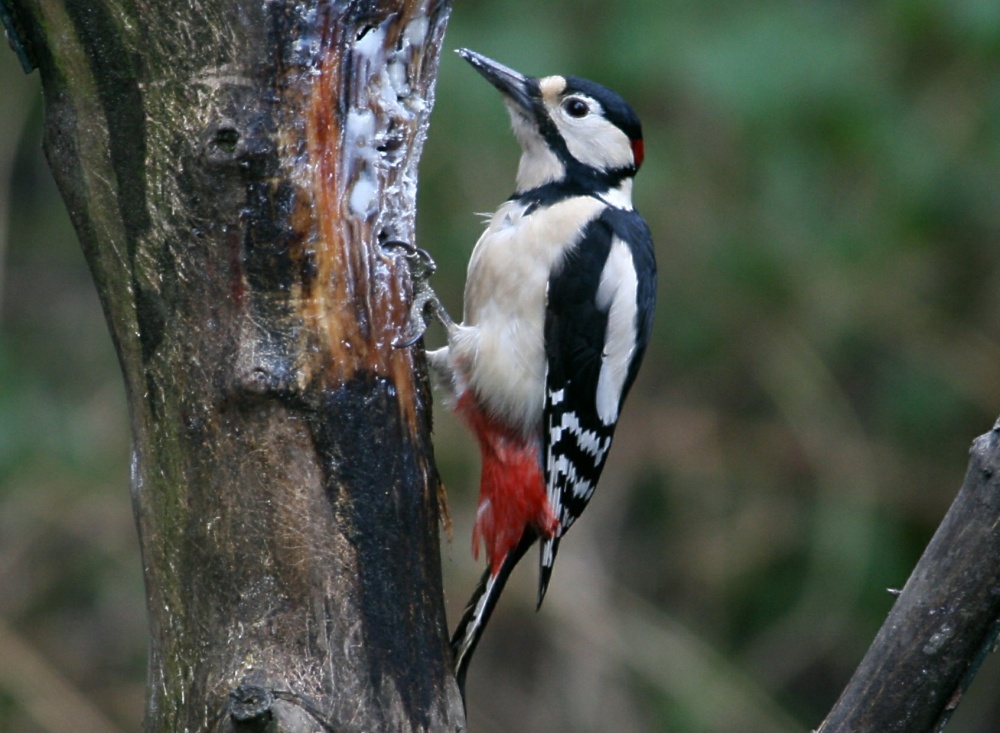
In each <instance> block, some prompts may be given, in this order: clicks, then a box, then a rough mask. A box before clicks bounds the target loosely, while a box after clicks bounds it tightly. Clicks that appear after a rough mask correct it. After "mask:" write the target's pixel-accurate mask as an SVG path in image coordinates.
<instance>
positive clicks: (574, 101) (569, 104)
mask: <svg viewBox="0 0 1000 733" xmlns="http://www.w3.org/2000/svg"><path fill="white" fill-rule="evenodd" d="M563 109H564V110H566V113H567V114H568V115H569V116H570V117H586V116H587V115H588V114H589V113H590V107H589V106H588V105H587V103H586V102H584V101H583V100H582V99H580V98H579V97H570V98H569V99H567V100H566V101H565V102H563Z"/></svg>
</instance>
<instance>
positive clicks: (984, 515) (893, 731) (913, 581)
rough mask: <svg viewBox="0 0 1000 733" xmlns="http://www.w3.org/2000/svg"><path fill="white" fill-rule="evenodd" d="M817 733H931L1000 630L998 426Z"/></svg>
mask: <svg viewBox="0 0 1000 733" xmlns="http://www.w3.org/2000/svg"><path fill="white" fill-rule="evenodd" d="M970 453H971V458H970V460H969V469H968V472H967V473H966V476H965V482H964V483H963V484H962V488H961V490H960V491H959V493H958V497H957V498H956V499H955V502H954V503H953V504H952V506H951V509H950V510H949V511H948V514H947V515H946V516H945V518H944V521H943V522H942V523H941V526H940V527H939V528H938V530H937V532H936V533H935V535H934V537H933V539H931V542H930V544H929V545H928V546H927V549H926V550H925V552H924V554H923V556H922V557H921V558H920V561H919V562H918V563H917V566H916V568H914V570H913V574H912V575H911V576H910V579H909V580H908V581H907V582H906V586H905V587H904V588H903V590H902V592H901V593H900V595H899V598H898V599H897V600H896V603H895V605H894V606H893V608H892V611H891V612H890V613H889V617H888V618H887V619H886V622H885V623H884V624H883V625H882V629H881V630H880V631H879V633H878V636H876V637H875V641H874V642H873V643H872V645H871V647H870V648H869V650H868V653H867V654H866V655H865V657H864V659H863V660H862V661H861V664H860V666H859V667H858V669H857V671H855V673H854V676H853V677H852V678H851V680H850V682H849V683H848V685H847V688H846V689H845V690H844V692H843V693H842V694H841V696H840V699H839V700H838V701H837V704H836V705H835V706H834V708H833V710H832V711H831V712H830V714H829V715H828V716H827V718H826V720H825V721H823V724H822V725H821V726H820V728H819V730H818V731H817V733H842V732H846V731H851V732H852V733H860V732H862V731H872V733H875V732H878V733H927V731H940V730H942V729H943V728H944V727H945V725H946V724H947V722H948V720H949V719H950V717H951V714H952V712H954V710H955V708H956V707H957V706H958V704H959V702H960V701H961V699H962V695H963V693H964V692H965V690H966V689H967V688H968V686H969V683H970V682H971V681H972V678H973V677H974V676H975V674H976V671H977V670H978V669H979V665H980V664H981V663H982V661H983V659H984V658H985V656H986V655H987V654H988V653H989V652H990V651H991V650H993V648H994V647H995V645H996V642H997V634H998V631H1000V531H998V529H997V528H998V526H1000V421H998V422H997V424H996V425H994V426H993V430H992V431H991V432H989V433H987V434H986V435H982V436H980V437H979V438H977V439H976V440H975V441H974V442H973V444H972V450H971V451H970Z"/></svg>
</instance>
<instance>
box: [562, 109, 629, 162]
mask: <svg viewBox="0 0 1000 733" xmlns="http://www.w3.org/2000/svg"><path fill="white" fill-rule="evenodd" d="M556 126H557V127H558V128H559V132H560V133H562V136H563V139H564V140H565V141H566V147H567V148H568V149H569V153H570V155H572V156H573V157H574V158H576V159H577V160H578V161H580V162H581V163H583V164H584V165H589V166H592V167H594V168H598V169H603V170H610V169H613V168H627V167H629V166H631V165H632V164H633V162H634V161H633V160H632V143H631V141H630V140H629V139H628V135H626V134H625V133H624V132H622V131H621V130H619V129H618V128H617V127H615V126H614V125H612V124H611V123H610V122H608V121H607V120H605V119H604V118H603V117H600V116H598V115H593V114H592V115H587V116H586V117H583V118H580V119H577V118H574V117H569V116H568V115H566V114H565V113H564V112H562V111H560V113H559V114H558V115H557V116H556Z"/></svg>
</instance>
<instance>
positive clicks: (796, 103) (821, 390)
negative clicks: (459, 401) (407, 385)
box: [0, 0, 1000, 733]
mask: <svg viewBox="0 0 1000 733" xmlns="http://www.w3.org/2000/svg"><path fill="white" fill-rule="evenodd" d="M446 41H447V47H448V48H449V49H452V48H457V47H460V46H469V47H471V48H473V49H475V50H477V51H480V52H482V53H485V54H487V55H489V56H492V57H494V58H496V59H498V60H500V61H502V62H504V63H507V64H509V65H511V66H514V67H515V68H517V69H519V70H521V71H524V72H527V73H532V74H548V73H574V74H578V75H580V76H586V77H590V78H593V79H596V80H599V81H601V82H603V83H606V84H607V85H608V86H611V87H613V88H615V89H616V90H617V91H619V92H621V93H622V94H623V95H624V96H625V97H626V98H628V99H629V100H630V101H632V103H633V106H634V107H635V108H636V110H637V111H638V113H639V115H640V117H641V118H642V120H643V123H644V129H645V137H646V150H647V159H646V163H645V166H644V168H643V170H642V171H641V173H640V174H639V177H638V180H637V184H636V200H637V205H638V207H639V209H640V210H641V211H642V212H643V213H644V214H645V215H646V218H647V220H648V221H649V224H650V227H651V228H652V230H653V233H654V237H655V239H656V242H657V253H658V258H659V264H660V293H659V298H660V301H659V312H658V314H657V322H656V326H655V330H654V334H653V344H652V346H651V348H650V351H649V353H648V354H647V357H646V363H645V367H644V370H643V372H642V374H641V375H640V377H639V381H638V383H637V385H636V388H635V390H634V392H633V396H632V398H631V401H630V403H629V404H628V405H627V407H626V409H625V412H624V415H623V417H622V421H621V424H620V428H619V432H618V438H617V440H616V444H615V448H614V450H613V451H612V457H611V459H610V462H609V464H608V467H607V470H606V472H605V477H604V479H603V482H602V488H601V490H600V491H598V493H597V495H596V497H595V499H594V501H593V502H592V504H591V507H590V509H589V510H588V512H587V515H586V516H585V518H584V519H583V520H582V521H581V522H580V523H578V524H577V525H576V526H575V527H574V530H573V532H572V533H571V534H570V535H569V537H568V539H567V540H566V541H565V542H564V543H563V546H562V547H563V549H562V552H561V554H560V562H559V564H558V567H557V569H556V572H555V576H554V579H553V583H552V588H551V590H550V593H549V596H548V598H547V600H546V604H545V606H544V607H543V609H542V611H541V612H540V613H538V614H536V613H534V611H533V610H532V609H533V599H534V584H535V562H534V560H533V559H532V560H531V561H529V562H526V563H525V567H523V568H521V569H520V570H519V571H518V572H517V573H516V574H515V578H514V580H513V581H512V584H511V587H510V589H509V590H508V592H507V594H506V596H505V598H504V600H503V601H502V603H501V605H500V608H499V610H498V612H497V615H496V617H495V620H494V622H493V624H492V626H491V628H490V630H489V631H488V633H487V635H486V638H485V640H484V642H483V644H482V645H481V647H480V651H479V652H478V658H477V660H476V663H475V664H474V665H473V669H472V672H471V674H470V678H469V718H470V725H471V726H472V730H474V731H477V732H478V733H494V732H499V731H544V732H550V731H551V732H555V731H567V732H568V731H595V732H596V731H676V732H678V733H701V732H704V733H728V732H730V731H731V732H733V733H736V732H737V731H739V732H747V731H749V732H751V733H756V732H757V731H764V732H769V731H774V732H776V733H778V732H780V733H784V732H788V733H791V732H792V731H806V730H810V729H811V728H812V727H815V726H816V725H818V723H819V722H820V721H821V720H822V718H823V716H824V715H825V713H826V712H827V711H828V709H829V708H830V706H831V705H832V704H833V702H834V701H835V699H836V697H837V695H838V694H839V691H840V690H841V688H842V687H843V685H844V683H845V682H846V680H847V678H848V677H849V675H850V673H851V672H852V670H853V669H854V667H855V665H856V664H857V663H858V661H859V660H860V659H861V656H862V655H863V654H864V651H865V649H866V648H867V646H868V644H869V643H870V641H871V639H872V638H873V636H874V634H875V632H876V631H877V629H878V628H879V626H880V624H881V622H882V620H883V619H884V617H885V614H886V612H887V611H888V609H889V607H890V605H891V602H892V598H891V596H890V595H889V593H887V591H886V589H887V588H898V587H901V586H902V585H903V583H904V582H905V580H906V577H907V575H908V572H909V570H910V568H911V567H912V566H913V563H914V562H915V561H916V559H917V557H919V555H920V552H921V551H922V549H923V547H924V545H925V544H926V542H927V540H928V539H929V538H930V536H931V534H932V532H933V531H934V528H935V527H936V525H937V523H938V522H939V521H940V519H941V517H942V516H943V514H944V512H945V511H946V510H947V508H948V506H949V504H950V502H951V500H952V498H953V497H954V494H955V492H956V490H957V489H958V487H959V485H960V483H961V480H962V477H963V474H964V470H965V466H966V461H967V449H968V446H969V444H970V441H971V440H972V439H973V438H974V437H975V436H976V435H978V434H980V433H983V432H986V431H987V430H988V429H989V428H990V427H991V426H992V424H993V421H994V419H995V417H996V416H997V414H998V413H1000V289H998V287H997V283H998V282H1000V248H998V247H997V246H996V245H997V242H998V240H1000V180H998V179H1000V3H997V2H996V0H899V1H894V2H874V3H872V2H858V1H857V0H854V1H850V0H841V1H839V2H835V1H834V0H823V1H820V0H814V1H812V2H808V1H803V2H789V1H788V0H785V1H784V2H779V1H777V0H775V1H772V2H752V1H751V0H732V1H730V2H717V1H716V2H701V3H691V2H685V3H681V2H675V1H671V2H665V1H664V0H655V1H654V0H628V1H624V0H623V1H622V2H617V3H608V2H596V1H592V0H578V1H576V2H570V1H569V0H563V1H552V2H546V3H539V2H537V0H507V2H500V1H499V0H490V1H486V0H479V1H475V2H474V1H473V0H458V2H457V3H456V8H455V10H454V12H453V15H452V19H451V23H450V26H449V31H448V35H447V38H446ZM40 124H41V94H40V90H39V81H38V75H37V74H35V75H32V76H30V77H25V76H23V74H22V73H21V71H20V68H19V66H18V65H17V61H16V58H15V57H14V55H13V54H12V53H10V52H8V51H7V50H6V49H2V50H0V251H2V267H3V273H2V278H0V283H2V285H0V287H2V301H0V720H2V721H4V724H3V725H4V728H3V730H4V731H8V730H9V731H11V732H12V733H34V732H35V731H44V732H48V731H56V730H59V731H62V730H65V729H67V727H66V726H67V721H70V723H71V724H70V726H69V727H71V728H72V729H73V730H76V731H83V732H84V733H89V732H90V731H93V732H94V733H97V732H98V731H108V732H109V733H114V731H116V730H121V731H132V730H137V729H138V728H139V725H140V722H139V721H140V718H141V714H142V702H143V685H144V677H145V657H146V626H145V616H144V613H145V612H144V601H143V589H142V578H141V568H140V560H139V554H138V548H137V543H136V539H135V533H134V529H133V524H132V517H131V509H130V506H129V493H128V470H127V462H128V434H127V420H126V412H125V404H124V398H123V394H122V388H121V384H120V377H119V374H118V370H117V364H116V360H115V356H114V353H113V350H112V346H111V342H110V339H109V337H108V335H107V331H106V329H105V326H104V323H103V318H102V315H101V312H100V308H99V305H98V301H97V297H96V294H95V293H94V290H93V286H92V284H91V282H90V279H89V274H88V272H87V269H86V265H85V263H84V260H83V257H82V254H81V253H80V250H79V247H78V245H77V243H76V241H75V238H74V236H73V233H72V231H71V228H70V226H69V224H68V219H67V216H66V213H65V210H64V208H63V205H62V203H61V201H60V199H59V197H58V194H57V192H56V191H55V188H54V185H53V183H52V181H51V177H50V175H49V173H48V170H47V168H46V164H45V162H44V158H43V157H42V155H41V152H40ZM516 159H517V148H516V145H515V143H514V141H513V138H512V136H511V135H510V134H509V131H508V123H507V119H506V114H505V112H504V110H503V108H502V106H501V104H500V102H499V99H498V98H497V95H496V92H495V91H494V90H493V89H492V88H491V87H489V86H488V85H487V84H484V83H483V81H482V79H481V78H480V77H478V75H476V74H475V73H474V72H473V71H472V70H471V69H469V68H468V67H467V66H466V65H465V64H464V63H462V62H461V61H460V60H459V59H458V58H457V57H456V56H454V55H452V54H450V53H448V54H446V56H445V58H444V59H443V62H442V68H441V74H440V78H439V84H438V90H437V103H436V107H435V111H434V115H433V120H432V125H431V131H430V138H429V140H428V143H427V146H426V149H425V152H424V157H423V163H422V168H421V186H420V208H419V217H418V226H419V243H420V244H421V245H422V246H424V247H426V248H428V249H429V250H430V251H431V252H432V253H433V254H434V255H435V257H436V258H437V260H438V263H439V265H440V270H439V274H438V276H437V278H436V281H435V282H436V286H437V287H438V289H439V292H440V293H441V295H442V297H443V299H444V300H445V302H446V305H448V306H449V307H450V308H451V310H452V311H453V312H458V311H459V309H460V302H461V288H462V283H463V280H464V267H465V262H466V261H467V258H468V255H469V252H470V250H471V248H472V245H473V244H474V242H475V240H476V238H477V237H478V235H479V232H480V230H481V223H480V218H479V216H477V215H476V214H474V213H473V212H485V211H490V210H492V209H493V208H495V206H496V205H497V204H498V203H499V202H500V201H501V200H503V199H504V198H505V197H506V196H507V195H508V193H509V192H510V189H511V184H512V180H513V175H514V170H515V167H516ZM442 339H443V337H442V335H441V332H440V331H439V330H437V331H432V333H431V334H430V336H429V343H431V344H437V343H440V342H441V340H442ZM436 412H437V415H436V418H437V419H436V432H437V439H436V450H437V458H438V462H439V466H440V469H441V472H442V474H443V476H444V478H445V481H446V484H447V487H448V490H449V496H450V500H451V508H452V514H453V517H454V524H455V539H454V541H453V542H452V543H451V544H446V545H444V549H443V562H444V567H445V573H446V578H445V580H446V588H447V595H448V610H449V618H450V619H451V620H452V623H454V620H455V619H456V618H457V617H458V614H459V613H460V610H461V607H462V605H463V603H464V601H465V599H466V597H467V595H468V593H469V592H470V590H471V588H472V586H473V584H474V582H475V579H476V577H477V576H478V573H479V567H478V566H477V565H476V564H475V563H474V562H473V561H472V559H471V557H470V553H469V537H470V533H471V525H472V517H473V511H474V503H475V494H476V481H477V478H478V466H477V458H476V451H475V449H474V446H473V444H472V443H471V442H470V441H469V440H468V438H467V437H466V436H465V435H464V434H463V432H462V430H461V428H460V427H459V426H458V424H457V423H456V422H455V420H454V419H453V418H452V417H451V416H450V415H448V414H446V412H445V410H444V409H442V408H441V406H440V405H438V407H437V411H436ZM998 687H1000V661H998V660H997V659H995V658H991V659H989V660H987V663H986V664H985V666H984V667H983V670H982V671H981V673H980V675H979V677H978V678H977V679H976V681H975V683H974V684H973V687H972V689H971V691H970V694H969V695H968V696H967V698H966V699H965V701H964V702H963V703H962V705H961V707H960V708H959V710H958V713H957V715H956V717H955V719H954V721H953V723H952V725H951V726H950V728H949V731H951V732H954V733H985V732H993V731H997V730H1000V695H998V694H997V689H998Z"/></svg>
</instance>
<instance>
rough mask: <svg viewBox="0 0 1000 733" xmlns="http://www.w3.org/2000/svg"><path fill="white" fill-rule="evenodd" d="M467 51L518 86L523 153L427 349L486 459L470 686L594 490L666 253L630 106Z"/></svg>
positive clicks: (464, 643) (645, 333) (466, 630)
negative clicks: (639, 208)
mask: <svg viewBox="0 0 1000 733" xmlns="http://www.w3.org/2000/svg"><path fill="white" fill-rule="evenodd" d="M459 54H460V55H461V56H462V58H464V59H465V60H466V61H468V62H469V63H470V64H472V66H473V67H474V68H475V69H476V71H478V72H479V73H480V74H482V75H483V76H484V77H485V78H486V80H487V81H489V82H490V83H491V84H493V86H495V87H496V88H497V89H499V90H500V92H501V93H502V94H503V95H504V101H505V102H506V105H507V108H508V110H509V112H510V117H511V121H512V123H513V128H514V133H515V135H516V136H517V139H518V142H519V143H520V145H521V148H522V155H521V161H520V165H519V167H518V171H517V185H516V188H515V190H514V194H513V195H512V196H511V197H510V198H509V199H508V200H507V201H506V202H505V203H504V204H503V205H502V206H501V207H500V208H499V209H498V210H497V212H496V213H495V214H494V215H493V217H492V219H491V220H490V223H489V226H488V227H487V229H486V232H485V233H484V234H483V235H482V237H481V238H480V239H479V242H478V243H477V244H476V247H475V249H474V251H473V253H472V259H471V260H470V262H469V270H468V278H467V281H466V286H465V314H464V319H463V321H462V323H461V324H456V323H453V322H451V320H450V319H448V318H447V315H446V314H444V313H443V310H442V309H440V308H438V314H439V315H440V316H441V318H442V321H443V322H444V323H445V325H446V327H447V330H448V345H447V346H446V347H444V348H441V349H438V350H436V351H433V352H430V353H429V354H428V358H429V361H430V364H431V367H432V368H433V369H434V370H435V371H436V372H437V373H438V375H439V377H440V379H439V381H442V382H443V383H444V385H445V387H446V389H447V390H448V392H449V393H450V403H451V406H452V407H453V409H454V410H455V411H456V412H457V413H458V414H459V415H460V416H461V418H462V419H463V420H464V422H465V423H466V424H467V426H468V427H469V428H470V429H471V430H472V432H473V433H474V434H475V437H476V439H477V441H478V443H479V447H480V451H481V457H482V475H481V481H480V489H479V492H480V493H479V509H478V512H477V516H476V522H475V528H474V530H473V553H474V554H475V555H476V556H478V552H479V546H480V543H482V544H483V545H484V546H485V549H486V558H487V561H488V566H487V568H486V572H485V573H484V575H483V577H482V580H481V581H480V583H479V586H478V588H477V589H476V591H475V593H474V594H473V596H472V598H471V600H470V601H469V605H468V607H467V609H466V611H465V614H464V616H463V617H462V620H461V621H460V623H459V624H458V627H457V629H456V631H455V634H454V637H453V639H452V651H453V654H454V660H455V670H456V676H457V678H458V681H459V684H460V686H461V687H462V689H463V692H464V686H465V675H466V672H467V670H468V665H469V660H470V658H471V656H472V653H473V651H474V649H475V647H476V644H477V643H478V641H479V638H480V635H481V634H482V632H483V629H484V627H485V625H486V622H487V621H488V619H489V617H490V614H491V613H492V611H493V608H494V607H495V605H496V602H497V599H498V598H499V596H500V593H501V591H502V590H503V587H504V585H505V584H506V582H507V578H508V577H509V576H510V573H511V571H512V570H513V569H514V566H515V565H516V564H517V562H518V561H519V560H520V559H521V557H522V556H523V555H524V553H525V552H526V551H527V550H528V548H529V547H530V546H531V545H532V544H534V543H535V541H536V540H541V567H540V577H539V585H538V605H539V606H540V605H541V603H542V599H543V598H544V597H545V591H546V588H547V587H548V583H549V577H550V575H551V573H552V565H553V563H554V562H555V557H556V552H557V550H558V549H559V542H560V540H561V539H562V536H563V535H564V534H565V533H566V531H567V530H568V529H569V528H570V526H572V524H573V522H574V521H575V520H576V518H577V517H579V516H580V514H581V513H582V512H583V510H584V508H585V507H586V506H587V502H589V501H590V497H591V496H592V495H593V493H594V489H595V488H596V486H597V481H598V479H599V478H600V475H601V471H602V470H603V468H604V463H605V461H606V459H607V457H608V450H609V449H610V447H611V438H612V436H613V435H614V431H615V425H616V423H617V421H618V415H619V412H620V411H621V407H622V403H623V401H624V400H625V396H626V394H627V393H628V391H629V388H630V387H631V386H632V382H633V381H634V380H635V376H636V372H637V370H638V368H639V362H640V361H641V359H642V356H643V352H644V351H645V349H646V344H647V342H648V340H649V333H650V328H651V326H652V319H653V305H654V301H655V297H656V262H655V260H654V256H653V243H652V239H651V237H650V234H649V229H648V228H647V227H646V223H645V222H644V221H643V219H642V217H641V216H639V214H638V213H636V211H635V209H633V208H632V179H633V176H634V175H635V173H636V171H637V170H638V169H639V166H640V165H641V164H642V159H643V141H642V132H641V128H640V125H639V120H638V118H637V117H636V115H635V113H634V112H633V111H632V108H631V107H629V105H628V104H627V103H626V102H625V101H624V100H623V99H622V98H621V97H620V96H619V95H617V94H616V93H615V92H613V91H611V90H610V89H607V88H605V87H603V86H601V85H600V84H596V83H594V82H592V81H587V80H585V79H579V78H577V77H573V76H547V77H544V78H533V77H528V76H524V75H523V74H519V73H518V72H516V71H513V70H512V69H509V68H507V67H505V66H503V65H501V64H499V63H497V62H495V61H492V60H490V59H488V58H486V57H484V56H481V55H480V54H477V53H474V52H473V51H469V50H467V49H462V50H460V51H459ZM421 307H422V306H421ZM418 336H419V334H418Z"/></svg>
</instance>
